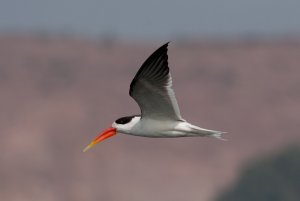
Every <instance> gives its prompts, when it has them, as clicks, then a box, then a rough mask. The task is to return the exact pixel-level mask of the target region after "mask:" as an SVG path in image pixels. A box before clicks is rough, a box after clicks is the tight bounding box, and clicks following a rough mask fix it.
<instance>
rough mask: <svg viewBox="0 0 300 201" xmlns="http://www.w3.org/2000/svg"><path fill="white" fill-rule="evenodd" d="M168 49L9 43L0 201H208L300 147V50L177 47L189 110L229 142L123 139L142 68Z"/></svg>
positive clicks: (282, 45)
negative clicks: (253, 163)
mask: <svg viewBox="0 0 300 201" xmlns="http://www.w3.org/2000/svg"><path fill="white" fill-rule="evenodd" d="M163 43H164V42H162V43H151V44H150V43H149V44H147V43H144V44H140V43H133V42H131V43H130V42H122V41H116V42H113V41H109V42H103V41H101V40H99V41H97V40H88V39H76V38H68V37H43V36H39V37H37V36H13V35H12V36H8V35H2V36H0V93H1V99H0V104H1V113H0V132H1V133H0V145H1V150H2V151H1V152H0V163H1V166H0V186H1V187H0V197H1V200H6V201H19V200H22V201H33V200H43V201H54V200H55V201H82V200H85V201H99V200H105V201H110V200H111V201H113V200H123V201H141V200H142V201H152V200H155V201H182V200H189V201H199V200H202V201H209V200H212V199H213V198H214V197H216V195H217V194H218V193H219V192H220V191H221V190H223V189H224V188H226V187H228V185H230V184H231V183H232V182H234V181H235V179H236V176H237V175H238V173H239V168H240V167H242V166H243V165H244V164H245V163H246V162H247V161H248V160H250V159H252V158H253V157H256V156H257V155H263V154H266V153H270V152H272V151H275V150H278V149H279V148H281V147H282V146H284V145H287V144H291V143H295V142H299V141H300V135H299V130H300V125H299V116H300V42H299V41H298V40H294V39H293V40H272V41H255V40H254V41H225V42H222V41H217V42H213V41H208V42H206V41H189V42H180V43H179V42H176V41H174V42H172V43H171V44H170V47H169V63H170V68H171V72H172V75H173V82H174V89H175V91H176V95H177V99H178V102H179V105H180V108H181V113H182V115H183V117H184V118H185V119H187V120H188V121H190V122H192V123H194V124H196V125H199V126H202V127H204V128H210V129H214V130H222V131H227V132H228V134H226V136H225V137H226V138H227V139H228V141H226V142H223V141H218V140H215V139H206V138H179V139H151V138H142V137H132V136H126V135H122V134H119V135H117V136H115V137H113V138H110V139H109V140H107V141H105V142H103V143H102V144H99V145H98V146H96V147H95V148H93V149H92V150H91V151H89V152H87V153H84V154H83V153H82V152H81V151H82V149H83V148H84V147H85V146H86V145H87V144H88V143H89V142H90V140H91V139H92V138H94V137H95V136H96V135H97V134H98V132H100V131H101V130H102V129H104V128H106V127H108V126H110V124H111V123H112V122H113V121H114V120H115V119H117V118H118V117H120V116H126V115H131V114H137V113H139V108H138V107H137V105H136V104H135V102H134V101H133V100H132V99H131V98H130V97H129V95H128V88H129V84H130V81H131V79H132V78H133V76H134V74H135V73H136V71H137V70H138V68H139V67H140V65H141V64H142V62H143V61H144V60H145V59H146V58H147V57H148V56H149V55H150V54H151V53H152V52H153V51H154V50H155V49H156V48H158V47H159V46H160V45H162V44H163Z"/></svg>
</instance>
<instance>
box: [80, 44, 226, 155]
mask: <svg viewBox="0 0 300 201" xmlns="http://www.w3.org/2000/svg"><path fill="white" fill-rule="evenodd" d="M168 44H169V43H166V44H164V45H163V46H161V47H160V48H158V49H157V50H156V51H155V52H154V53H153V54H152V55H150V57H149V58H148V59H147V60H146V61H145V62H144V63H143V65H142V66H141V67H140V69H139V70H138V72H137V73H136V75H135V77H134V78H133V80H132V82H131V84H130V89H129V95H130V96H131V97H132V98H133V99H134V100H135V101H136V102H137V104H138V105H139V107H140V109H141V114H140V115H132V116H126V117H121V118H119V119H117V120H116V121H115V122H114V123H113V124H112V126H111V127H109V128H107V129H106V130H104V131H103V132H101V133H100V134H99V135H98V136H97V137H96V138H95V139H94V140H93V141H92V142H91V143H90V144H89V145H88V146H87V147H86V148H85V149H84V150H83V152H85V151H87V150H88V149H90V148H91V147H93V146H94V145H95V144H97V143H99V142H101V141H103V140H105V139H107V138H109V137H111V136H114V135H115V134H116V133H123V134H128V135H135V136H143V137H152V138H173V137H214V138H218V139H223V138H222V134H223V133H224V132H221V131H214V130H208V129H204V128H200V127H198V126H195V125H192V124H190V123H188V122H187V121H186V120H184V119H183V118H182V117H181V115H180V111H179V107H178V104H177V101H176V98H175V93H174V91H173V89H172V77H171V74H170V70H169V66H168V54H167V51H168Z"/></svg>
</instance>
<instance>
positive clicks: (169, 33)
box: [0, 0, 300, 39]
mask: <svg viewBox="0 0 300 201" xmlns="http://www.w3.org/2000/svg"><path fill="white" fill-rule="evenodd" d="M7 30H15V31H18V30H23V31H31V30H34V31H46V32H47V31H50V32H52V33H53V32H54V33H55V32H58V33H60V32H67V33H68V32H69V33H76V34H83V35H87V36H90V35H91V36H101V35H103V34H104V35H108V34H110V33H114V34H115V35H116V36H118V37H121V38H129V39H135V38H139V39H144V38H172V37H178V36H193V37H201V36H234V35H243V34H246V35H247V34H258V35H259V34H263V35H269V34H270V35H282V34H299V33H300V0H147V1H145V0H119V1H117V0H102V1H100V0H0V32H1V31H7Z"/></svg>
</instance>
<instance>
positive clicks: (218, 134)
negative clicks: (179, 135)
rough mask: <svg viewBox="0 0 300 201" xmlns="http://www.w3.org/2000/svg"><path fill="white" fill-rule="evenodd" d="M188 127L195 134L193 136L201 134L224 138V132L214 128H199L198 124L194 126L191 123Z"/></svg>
mask: <svg viewBox="0 0 300 201" xmlns="http://www.w3.org/2000/svg"><path fill="white" fill-rule="evenodd" d="M190 128H191V129H192V132H193V133H194V134H195V136H196V135H197V136H203V137H212V138H217V139H219V140H225V141H226V139H225V138H223V134H225V133H226V132H222V131H214V130H208V129H205V128H200V127H198V126H194V125H191V126H190Z"/></svg>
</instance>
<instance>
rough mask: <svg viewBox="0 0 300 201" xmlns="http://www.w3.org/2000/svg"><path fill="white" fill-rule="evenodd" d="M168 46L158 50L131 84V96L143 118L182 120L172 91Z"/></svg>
mask: <svg viewBox="0 0 300 201" xmlns="http://www.w3.org/2000/svg"><path fill="white" fill-rule="evenodd" d="M168 44H169V43H166V44H164V45H163V46H161V47H160V48H159V49H157V50H156V51H155V52H154V53H153V54H152V55H151V56H150V57H149V58H148V59H147V60H146V61H145V62H144V63H143V65H142V66H141V68H140V69H139V71H138V72H137V74H136V75H135V77H134V79H133V80H132V82H131V84H130V90H129V95H130V96H131V97H132V98H133V99H134V100H135V101H136V102H137V103H138V105H139V106H140V109H141V112H142V118H151V119H165V120H166V119H167V120H182V118H181V116H180V111H179V107H178V104H177V100H176V98H175V93H174V91H173V89H172V77H171V74H170V72H169V67H168V55H167V51H168Z"/></svg>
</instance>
